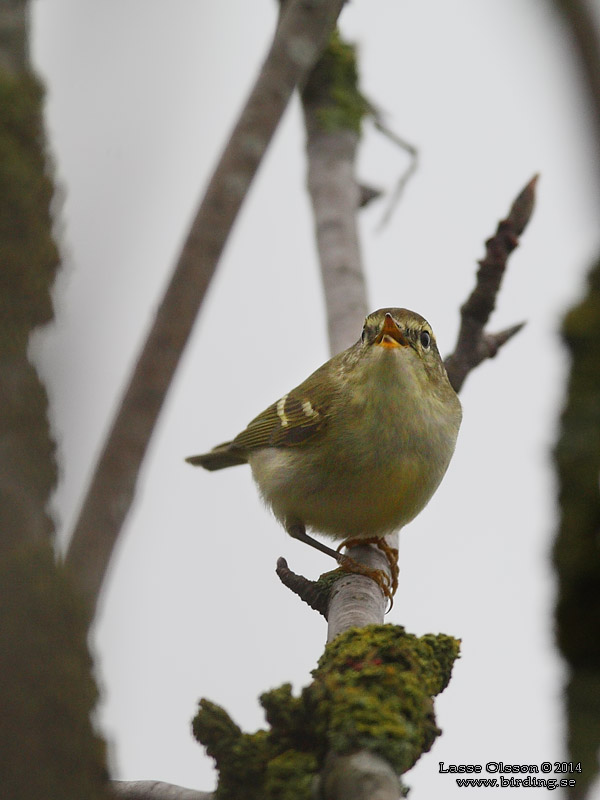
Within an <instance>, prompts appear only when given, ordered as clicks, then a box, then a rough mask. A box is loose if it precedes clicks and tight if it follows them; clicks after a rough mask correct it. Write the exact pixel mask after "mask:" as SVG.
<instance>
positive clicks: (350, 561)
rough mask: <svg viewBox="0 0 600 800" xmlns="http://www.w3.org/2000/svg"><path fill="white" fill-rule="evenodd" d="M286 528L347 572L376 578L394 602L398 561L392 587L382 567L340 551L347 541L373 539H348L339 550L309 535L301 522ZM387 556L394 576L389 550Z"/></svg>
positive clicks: (364, 541) (367, 540) (367, 542)
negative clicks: (333, 560) (363, 562)
mask: <svg viewBox="0 0 600 800" xmlns="http://www.w3.org/2000/svg"><path fill="white" fill-rule="evenodd" d="M286 530H287V532H288V533H289V535H290V536H291V537H292V538H293V539H297V540H298V541H299V542H304V544H307V545H309V546H310V547H314V548H315V549H316V550H320V551H321V553H325V554H326V555H328V556H331V557H332V558H335V560H336V561H337V562H338V564H339V565H340V567H341V568H342V569H343V570H344V571H345V572H354V573H356V574H358V575H365V576H366V577H367V578H371V580H374V581H375V583H376V584H377V585H378V586H379V588H380V589H381V591H382V592H383V594H384V595H385V597H387V598H388V600H389V601H390V604H393V602H394V601H393V596H394V592H395V591H396V588H397V587H398V580H397V576H398V565H397V563H396V584H395V587H394V584H393V581H392V586H391V587H390V584H389V580H388V576H387V575H386V573H385V572H384V571H383V570H381V569H373V568H372V567H367V566H366V565H365V564H361V563H359V562H358V561H356V560H355V559H354V558H351V557H350V556H347V555H345V554H344V553H340V548H342V547H344V545H347V542H351V545H350V546H352V543H354V544H370V543H371V540H369V539H366V540H365V539H356V540H354V539H347V540H346V541H345V542H342V544H341V545H340V547H338V549H337V550H333V549H332V548H331V547H327V545H326V544H323V543H322V542H319V541H318V540H317V539H314V538H313V537H312V536H309V535H308V533H307V532H306V528H305V527H304V525H303V524H302V523H301V522H293V523H288V524H286ZM373 542H374V543H376V544H377V543H378V542H379V539H373ZM386 547H387V548H388V550H390V551H392V550H393V548H391V547H389V545H387V543H386ZM381 549H382V550H383V548H381ZM384 552H385V550H384ZM397 555H398V553H397V551H396V557H397ZM386 556H387V558H388V561H389V562H390V568H391V569H392V576H393V575H394V569H393V567H392V561H391V560H390V557H389V555H388V553H387V552H386ZM390 589H391V590H390ZM391 607H392V605H390V608H391Z"/></svg>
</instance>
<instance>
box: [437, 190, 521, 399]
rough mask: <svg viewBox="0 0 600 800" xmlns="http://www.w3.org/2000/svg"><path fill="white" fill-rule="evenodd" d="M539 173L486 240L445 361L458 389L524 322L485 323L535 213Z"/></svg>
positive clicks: (455, 388) (451, 379) (452, 382)
mask: <svg viewBox="0 0 600 800" xmlns="http://www.w3.org/2000/svg"><path fill="white" fill-rule="evenodd" d="M536 183H537V176H535V177H533V178H532V179H531V180H530V181H529V183H528V184H527V186H525V188H524V189H523V191H522V192H521V193H520V194H519V195H518V197H517V198H516V200H515V201H514V203H513V204H512V207H511V209H510V212H509V214H508V216H507V218H506V219H504V220H502V221H501V222H500V223H499V224H498V228H497V230H496V233H495V234H494V236H492V237H491V239H488V240H487V242H486V243H485V246H486V253H485V257H484V258H483V259H482V260H481V261H480V262H479V270H478V272H477V282H476V284H475V288H474V289H473V291H472V292H471V295H470V297H469V298H468V300H467V301H466V302H465V303H464V305H463V306H462V308H461V310H460V314H461V324H460V330H459V333H458V340H457V342H456V348H455V350H454V352H453V353H452V355H450V356H448V357H447V358H446V360H445V362H444V363H445V366H446V371H447V373H448V378H449V379H450V383H451V384H452V386H453V388H454V391H456V392H459V391H460V389H461V387H462V385H463V383H464V381H465V378H466V377H467V375H468V374H469V372H471V370H473V369H475V367H477V366H478V365H479V364H481V362H482V361H485V360H486V359H488V358H493V357H494V356H495V355H496V353H497V352H498V350H499V349H500V347H502V345H504V344H505V343H506V342H507V341H508V340H509V339H510V338H512V337H513V336H514V335H515V334H516V333H517V332H518V331H519V330H521V328H522V327H523V324H524V323H520V324H518V325H513V326H512V327H510V328H507V329H506V330H504V331H500V333H486V331H485V326H486V324H487V322H488V319H489V318H490V315H491V313H492V311H493V310H494V307H495V305H496V296H497V294H498V291H499V289H500V285H501V283H502V278H503V276H504V271H505V269H506V263H507V260H508V257H509V255H510V254H511V253H512V251H513V250H514V249H515V248H516V247H517V246H518V244H519V236H520V235H521V234H522V233H523V231H524V230H525V228H526V226H527V223H528V222H529V218H530V217H531V214H532V212H533V206H534V200H535V187H536Z"/></svg>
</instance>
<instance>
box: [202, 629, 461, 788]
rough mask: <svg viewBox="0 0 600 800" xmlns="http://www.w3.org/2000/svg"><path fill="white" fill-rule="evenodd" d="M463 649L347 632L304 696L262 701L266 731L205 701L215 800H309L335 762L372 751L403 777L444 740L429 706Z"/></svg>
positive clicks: (286, 691)
mask: <svg viewBox="0 0 600 800" xmlns="http://www.w3.org/2000/svg"><path fill="white" fill-rule="evenodd" d="M458 649H459V642H458V641H457V640H456V639H452V638H451V637H449V636H444V635H438V636H434V635H432V634H428V635H427V636H423V637H421V638H418V637H416V636H413V635H411V634H407V633H406V632H405V631H404V629H403V628H401V627H399V626H393V625H372V626H368V627H366V628H360V629H358V628H355V629H352V630H349V631H347V632H346V633H344V634H342V635H341V636H338V637H337V638H336V639H335V640H334V641H333V642H332V643H331V644H329V645H328V646H327V647H326V649H325V652H324V654H323V656H322V657H321V659H320V660H319V664H318V666H317V668H316V669H315V670H314V672H313V679H314V680H313V682H312V683H311V684H310V685H309V686H307V687H306V688H305V689H304V690H303V691H302V693H301V695H300V696H299V697H294V696H293V695H292V691H291V686H290V685H289V684H284V685H283V686H281V687H279V688H278V689H274V690H272V691H270V692H267V693H265V694H263V695H262V697H261V704H262V706H263V707H264V709H265V712H266V717H267V722H268V723H269V725H270V730H269V731H268V732H266V731H258V732H257V733H255V734H252V735H248V734H244V733H242V732H241V730H240V729H239V728H238V727H237V726H236V725H235V723H233V722H232V721H231V719H230V718H229V716H228V715H227V713H226V712H225V711H223V709H221V708H219V707H218V706H215V705H214V704H212V703H209V702H208V701H206V700H202V701H201V703H200V710H199V712H198V714H197V716H196V718H195V720H194V723H193V729H194V735H195V736H196V738H197V739H198V740H199V741H200V742H201V743H202V744H204V745H205V746H206V748H207V751H208V753H209V755H211V756H213V757H214V758H215V759H216V762H217V768H218V770H219V786H218V789H217V797H218V798H220V800H230V799H231V800H233V798H237V800H254V798H257V799H258V798H259V797H263V798H264V797H266V798H273V800H275V798H287V797H289V798H290V800H291V798H294V800H301V799H302V798H307V800H308V798H310V796H311V791H312V786H313V782H314V779H315V776H316V774H317V773H318V772H319V770H320V769H321V767H322V764H323V761H324V759H325V756H326V755H327V754H329V753H334V754H338V755H344V754H350V753H354V752H357V751H359V750H368V751H370V752H372V753H375V754H377V755H379V756H380V757H382V758H384V759H386V760H387V761H388V762H389V763H390V764H391V766H392V767H393V768H394V769H395V770H396V772H397V773H398V774H402V773H403V772H406V770H408V769H410V767H412V766H413V765H414V764H415V762H416V761H417V759H418V758H419V756H420V755H421V754H422V753H424V752H426V751H427V750H429V748H430V747H431V745H432V744H433V741H434V740H435V738H436V736H438V735H439V733H440V730H439V728H437V726H436V724H435V717H434V713H433V699H432V698H433V696H435V695H437V694H439V692H441V691H442V690H443V689H444V688H445V687H446V686H447V684H448V681H449V680H450V675H451V671H452V665H453V663H454V661H455V659H456V658H457V657H458ZM286 787H287V788H286ZM284 792H287V793H284Z"/></svg>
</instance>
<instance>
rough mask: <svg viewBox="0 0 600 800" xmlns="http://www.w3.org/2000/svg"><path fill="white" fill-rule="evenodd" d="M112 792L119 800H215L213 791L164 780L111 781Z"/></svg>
mask: <svg viewBox="0 0 600 800" xmlns="http://www.w3.org/2000/svg"><path fill="white" fill-rule="evenodd" d="M110 794H111V795H112V796H113V797H115V798H118V800H214V794H213V793H212V792H198V791H195V790H194V789H184V788H183V786H176V785H175V784H173V783H163V782H162V781H111V783H110Z"/></svg>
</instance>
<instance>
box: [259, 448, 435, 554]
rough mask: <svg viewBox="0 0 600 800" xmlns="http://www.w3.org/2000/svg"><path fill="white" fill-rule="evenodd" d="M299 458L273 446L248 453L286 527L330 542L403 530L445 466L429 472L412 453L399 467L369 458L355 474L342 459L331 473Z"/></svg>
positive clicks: (393, 461)
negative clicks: (309, 531) (316, 534)
mask: <svg viewBox="0 0 600 800" xmlns="http://www.w3.org/2000/svg"><path fill="white" fill-rule="evenodd" d="M299 455H300V454H298V453H297V452H295V453H294V452H289V451H285V450H283V449H275V448H272V449H268V450H263V451H260V452H258V453H256V454H253V456H252V458H251V461H250V464H251V467H252V472H253V475H254V478H255V480H256V482H257V483H258V485H259V488H260V491H261V494H262V496H263V498H264V500H265V501H266V502H267V503H268V504H269V505H270V506H271V507H272V509H273V512H274V514H275V516H276V517H277V518H278V519H279V520H280V521H281V522H282V523H283V524H284V525H285V526H286V527H288V526H289V524H291V523H294V522H301V523H303V524H304V525H305V526H306V527H307V528H309V529H312V530H314V531H318V532H320V533H322V534H325V535H328V536H331V537H332V538H334V539H345V538H348V537H360V536H364V537H370V536H382V535H384V534H386V533H390V532H392V531H394V530H397V529H399V528H401V527H403V526H404V525H406V524H407V523H408V522H410V521H411V520H412V519H413V518H414V517H415V516H416V515H417V514H418V513H419V512H420V511H421V510H422V509H423V507H424V506H425V505H426V504H427V502H428V501H429V499H430V498H431V496H432V495H433V493H434V492H435V490H436V488H437V486H438V484H439V482H440V481H441V479H442V477H443V474H444V472H445V465H444V468H443V469H442V470H437V471H435V470H432V469H431V464H430V462H427V461H426V460H424V459H423V458H422V457H420V456H419V455H418V454H414V455H411V456H407V454H406V453H405V454H404V457H403V458H402V462H401V463H399V462H398V460H397V459H393V458H391V459H390V458H388V459H381V460H380V461H378V462H375V461H373V460H371V462H370V463H369V465H368V467H367V468H364V467H363V469H362V470H361V471H357V470H356V469H355V468H354V467H353V465H352V464H351V463H344V461H343V459H341V460H340V461H339V462H338V463H337V464H336V466H335V467H334V468H333V469H331V468H330V469H329V470H327V471H325V470H322V469H321V470H320V469H318V468H317V469H315V465H314V463H311V459H310V457H309V454H307V457H306V458H304V457H299ZM361 463H362V462H361ZM317 475H318V476H319V477H317Z"/></svg>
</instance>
